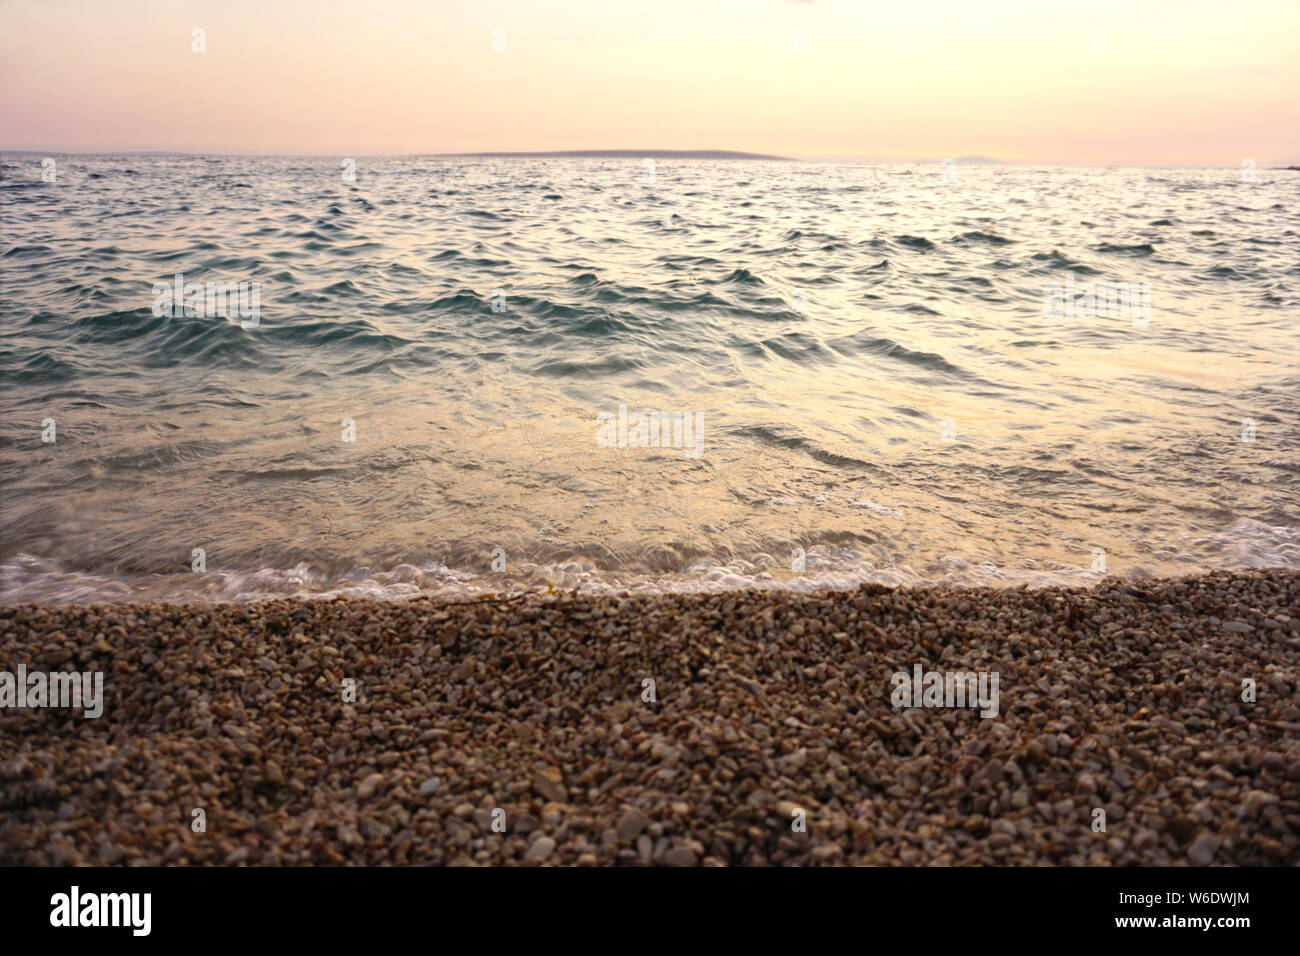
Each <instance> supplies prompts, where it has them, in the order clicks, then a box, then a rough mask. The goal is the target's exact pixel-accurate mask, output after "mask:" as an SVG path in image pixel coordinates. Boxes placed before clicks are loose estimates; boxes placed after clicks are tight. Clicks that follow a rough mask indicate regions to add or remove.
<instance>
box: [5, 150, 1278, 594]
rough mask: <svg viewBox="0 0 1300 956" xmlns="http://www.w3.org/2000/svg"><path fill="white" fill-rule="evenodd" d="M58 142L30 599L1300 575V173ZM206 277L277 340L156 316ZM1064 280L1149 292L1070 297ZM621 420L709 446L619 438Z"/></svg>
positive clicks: (24, 331) (30, 271)
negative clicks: (74, 151)
mask: <svg viewBox="0 0 1300 956" xmlns="http://www.w3.org/2000/svg"><path fill="white" fill-rule="evenodd" d="M40 159H41V157H36V156H28V155H16V154H9V155H4V156H0V163H2V164H3V165H2V166H0V175H2V176H3V179H0V223H2V224H3V228H2V229H0V290H2V295H0V489H2V495H3V498H2V500H0V601H3V602H5V603H15V602H19V601H28V600H41V601H65V602H67V601H71V602H85V601H92V600H122V599H126V598H138V599H145V598H166V599H170V600H182V599H199V598H202V599H245V598H251V597H257V596H264V595H269V594H286V593H337V592H339V591H343V592H345V593H356V594H372V595H389V596H400V595H402V594H407V593H413V592H415V591H432V592H435V593H439V594H446V595H449V596H455V595H465V594H478V593H482V592H484V591H511V590H517V589H521V588H531V587H538V586H547V585H550V586H553V587H555V588H579V589H582V590H607V589H627V590H638V589H701V588H703V589H711V588H725V587H739V586H746V585H757V586H781V587H792V588H798V589H811V588H816V587H826V586H849V585H852V584H855V583H857V582H859V581H864V580H874V581H884V582H887V583H895V582H897V583H911V582H922V581H946V582H952V583H958V584H966V583H969V584H988V583H994V584H1008V585H1010V584H1017V583H1022V582H1028V583H1031V584H1042V583H1060V582H1066V583H1087V582H1089V581H1091V580H1095V579H1097V578H1099V577H1101V576H1103V574H1105V573H1111V574H1120V575H1124V576H1129V577H1134V578H1141V577H1144V576H1150V575H1179V574H1186V573H1191V572H1196V571H1200V570H1205V569H1210V568H1225V567H1256V566H1264V565H1290V566H1300V451H1298V450H1297V439H1298V438H1300V174H1296V173H1290V172H1282V171H1270V170H1263V169H1261V170H1258V172H1257V179H1256V181H1255V182H1253V183H1248V182H1243V181H1242V176H1241V174H1240V172H1239V171H1237V170H1231V169H1225V170H1218V169H1158V170H1153V169H1103V168H1064V167H1021V166H974V165H972V166H959V167H958V168H957V169H956V170H955V172H956V175H955V177H954V178H953V179H952V180H951V181H949V180H948V179H946V178H945V175H944V172H943V169H942V168H941V167H940V166H938V165H937V164H935V165H909V164H843V165H825V164H811V163H785V162H735V161H731V162H708V161H680V162H677V161H671V160H660V161H657V162H656V163H655V164H654V167H653V171H651V169H650V168H649V167H648V166H647V165H644V164H641V163H636V162H628V161H618V160H610V161H601V160H519V159H512V160H485V159H458V158H432V157H426V158H411V159H377V160H369V159H359V160H357V162H356V181H355V182H345V181H343V175H342V170H341V168H340V163H339V160H337V159H300V158H293V159H286V158H205V157H147V156H123V157H76V156H69V157H56V162H57V171H58V176H57V182H55V183H44V182H42V181H41V163H40ZM177 273H181V274H183V275H184V276H185V278H186V279H192V280H198V281H202V282H208V281H225V280H229V281H234V282H238V281H246V282H256V283H257V284H258V289H259V296H260V312H259V315H258V321H257V324H256V325H255V326H252V327H248V328H245V327H244V325H245V324H249V323H246V322H245V323H241V321H240V318H239V316H238V315H233V316H219V315H217V316H210V317H205V316H195V317H185V316H184V315H180V316H172V315H169V314H163V315H161V316H159V315H155V314H154V313H155V310H154V308H153V307H154V304H155V290H154V284H155V283H160V282H161V283H168V284H170V283H171V282H172V279H173V276H174V275H175V274H177ZM1067 273H1068V274H1070V280H1071V281H1072V282H1073V284H1074V288H1075V290H1076V291H1077V290H1078V289H1079V288H1081V286H1082V284H1083V283H1089V282H1107V283H1115V282H1123V283H1132V284H1134V285H1135V286H1137V287H1141V286H1142V284H1146V286H1147V288H1148V289H1149V302H1150V306H1151V308H1150V314H1149V317H1144V316H1142V315H1140V314H1139V315H1135V316H1129V315H1127V314H1121V315H1116V314H1113V312H1108V311H1107V308H1105V307H1103V308H1100V309H1098V308H1095V307H1094V308H1092V309H1089V308H1088V305H1087V303H1086V302H1085V303H1084V304H1083V305H1080V306H1079V308H1077V309H1076V310H1075V314H1074V315H1070V316H1065V317H1061V316H1048V315H1045V314H1044V312H1045V308H1044V306H1045V302H1046V301H1048V299H1049V298H1050V297H1049V294H1048V292H1046V291H1045V287H1046V286H1047V285H1048V284H1049V283H1061V284H1062V285H1064V284H1065V283H1066V282H1067ZM1077 304H1078V300H1076V305H1077ZM620 404H622V405H626V406H628V408H629V409H630V414H631V415H633V416H634V415H635V413H637V412H659V413H668V414H672V413H686V414H688V415H690V416H691V417H690V418H689V421H691V422H695V421H698V423H699V435H698V438H699V441H698V444H697V445H696V447H694V448H691V447H682V448H644V447H601V444H600V443H598V441H597V438H598V424H597V419H598V416H600V415H602V414H606V413H607V414H611V415H617V412H618V409H619V406H620ZM697 416H698V417H697ZM48 419H53V421H54V426H55V427H54V434H53V435H52V436H51V435H49V433H48V431H49V430H48V428H43V425H42V423H43V422H45V421H46V420H48ZM345 420H349V421H351V422H353V423H354V433H355V441H351V442H349V441H345V440H344V438H345V434H344V424H343V423H344V421H345ZM633 423H635V418H634V417H633ZM1252 423H1253V424H1252ZM1252 427H1253V440H1247V439H1248V438H1250V437H1251V435H1252V431H1251V429H1252ZM615 431H617V427H615ZM633 435H634V436H635V427H633ZM43 437H54V438H55V440H54V441H53V442H48V441H43V440H42V439H43ZM683 444H687V443H686V442H683ZM195 548H202V549H203V550H204V553H205V564H204V567H205V571H204V572H202V573H196V572H194V571H193V570H191V568H192V561H193V549H195ZM498 548H499V549H501V552H498V555H499V557H500V558H503V559H504V561H505V565H506V570H505V571H504V572H500V573H497V572H494V571H493V570H492V568H491V565H492V563H493V551H494V549H498ZM796 549H799V551H801V552H802V554H803V555H804V565H803V569H802V570H795V569H793V568H792V565H793V564H797V563H798V562H797V561H796V560H795V559H796V555H797V554H798V553H799V552H797V551H796ZM1103 562H1104V564H1103ZM1103 568H1104V570H1103Z"/></svg>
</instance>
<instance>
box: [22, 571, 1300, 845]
mask: <svg viewBox="0 0 1300 956" xmlns="http://www.w3.org/2000/svg"><path fill="white" fill-rule="evenodd" d="M20 664H22V665H24V666H25V667H26V669H27V670H28V671H33V670H41V669H43V670H46V671H50V672H54V671H58V672H65V671H81V672H95V671H99V672H102V673H103V675H104V701H103V703H104V711H103V715H102V716H101V717H99V718H97V719H88V718H86V717H84V716H83V715H82V714H81V713H80V712H75V711H71V710H68V709H59V708H51V707H46V708H16V707H8V708H4V709H0V864H3V865H82V864H89V865H189V866H198V865H262V866H264V865H381V864H396V865H529V866H535V865H560V866H569V865H578V866H692V865H704V866H739V865H751V866H763V865H774V866H789V865H907V866H915V865H1064V866H1111V865H1144V866H1165V865H1196V866H1205V865H1244V866H1261V865H1264V866H1267V865H1296V864H1297V863H1300V572H1297V571H1295V570H1283V569H1267V570H1257V571H1247V572H1226V571H1225V572H1215V573H1211V574H1209V575H1205V576H1201V577H1193V578H1182V579H1170V580H1154V581H1145V582H1141V583H1133V582H1131V581H1120V580H1118V579H1115V578H1109V579H1107V580H1105V581H1103V582H1102V583H1100V584H1099V585H1096V586H1094V587H1092V588H1089V589H1082V588H1071V589H1066V588H1042V589H1029V588H1019V589H1004V590H996V589H948V588H943V587H921V588H914V589H890V588H886V587H883V586H878V585H866V586H863V587H861V588H859V589H857V590H852V591H832V592H821V593H817V594H812V595H803V594H795V593H789V592H783V591H763V592H758V591H734V592H725V593H720V594H694V595H684V594H673V595H658V596H640V595H639V596H622V597H620V596H612V597H580V596H575V595H568V594H536V595H526V596H522V597H516V598H511V599H504V598H498V597H494V596H487V595H485V596H483V597H481V598H478V599H475V600H473V601H464V602H452V603H448V602H439V601H435V600H433V599H429V598H417V599H412V600H409V601H404V602H376V601H366V600H355V599H344V598H339V599H330V600H275V601H266V602H259V603H249V604H214V605H206V606H205V605H187V606H179V605H134V606H106V605H95V606H66V607H54V606H38V605H23V606H14V607H5V608H0V670H7V671H9V672H14V671H16V669H17V667H18V665H20ZM918 664H919V665H921V666H922V667H923V668H924V669H925V670H927V671H942V672H953V671H956V672H990V673H996V674H997V675H999V678H1000V681H999V688H1000V696H1001V700H1000V708H999V711H998V713H997V715H996V716H995V717H991V718H984V717H981V716H980V714H979V713H978V712H977V711H975V710H972V709H971V708H961V707H915V708H913V707H895V706H893V703H892V702H891V689H892V688H891V683H890V678H891V675H893V674H895V673H898V672H906V673H911V672H912V671H913V668H914V667H916V666H917V665H918ZM1249 698H1253V699H1249ZM1098 811H1101V815H1100V816H1099V814H1098ZM1099 822H1100V824H1101V827H1100V828H1099V827H1098V823H1099Z"/></svg>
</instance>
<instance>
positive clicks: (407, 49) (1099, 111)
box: [0, 0, 1300, 166]
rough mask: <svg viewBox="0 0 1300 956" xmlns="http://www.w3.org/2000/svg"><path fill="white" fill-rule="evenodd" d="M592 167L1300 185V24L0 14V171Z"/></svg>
mask: <svg viewBox="0 0 1300 956" xmlns="http://www.w3.org/2000/svg"><path fill="white" fill-rule="evenodd" d="M195 28H201V29H203V30H204V31H205V42H206V52H203V53H196V52H193V50H192V44H193V42H194V41H193V38H192V31H193V30H194V29H195ZM494 30H503V31H504V38H503V39H504V50H503V51H501V52H496V51H494V49H493V44H494V33H493V31H494ZM796 31H802V33H799V32H796ZM1095 31H1101V32H1100V33H1097V32H1095ZM801 39H802V45H803V49H799V48H798V47H799V46H800V40H801ZM496 44H497V46H501V45H502V38H501V35H500V34H498V35H497V39H496ZM587 148H607V149H735V150H749V151H755V152H766V153H779V154H782V155H788V156H796V157H805V158H863V159H891V158H898V159H937V158H942V157H946V156H969V155H984V156H992V157H999V158H1003V159H1010V160H1022V161H1030V162H1051V163H1173V164H1194V165H1232V166H1235V165H1238V164H1240V162H1241V160H1242V159H1243V158H1244V157H1251V158H1254V159H1255V160H1256V161H1257V162H1258V163H1260V164H1276V163H1283V162H1286V163H1290V162H1300V2H1297V0H1251V2H1244V3H1224V2H1222V0H1217V2H1201V0H1187V2H1180V0H1096V2H1090V3H1087V4H1082V3H1062V2H1052V0H1023V2H1022V0H1001V2H981V0H907V2H901V0H900V2H889V0H815V2H796V0H653V2H650V0H364V2H359V0H210V2H208V0H204V2H200V0H0V149H29V150H47V151H71V152H81V151H128V150H169V151H183V152H209V153H263V154H265V153H296V154H337V155H345V156H357V155H375V154H408V153H443V152H469V151H494V150H550V149H587Z"/></svg>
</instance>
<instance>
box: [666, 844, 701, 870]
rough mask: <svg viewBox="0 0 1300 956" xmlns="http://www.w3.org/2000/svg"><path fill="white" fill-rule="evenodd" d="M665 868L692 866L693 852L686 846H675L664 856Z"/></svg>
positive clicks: (693, 863)
mask: <svg viewBox="0 0 1300 956" xmlns="http://www.w3.org/2000/svg"><path fill="white" fill-rule="evenodd" d="M663 859H664V863H665V865H667V866H694V865H695V851H694V850H692V849H691V848H690V847H688V846H675V847H673V848H672V849H671V850H669V851H668V852H667V853H665V854H664V858H663Z"/></svg>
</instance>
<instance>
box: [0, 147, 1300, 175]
mask: <svg viewBox="0 0 1300 956" xmlns="http://www.w3.org/2000/svg"><path fill="white" fill-rule="evenodd" d="M0 154H6V155H9V154H23V155H56V156H58V155H62V156H219V157H223V158H227V157H246V158H253V157H259V156H264V157H283V158H294V159H320V158H328V157H343V158H351V157H352V156H357V157H363V158H367V159H416V158H423V157H436V158H470V159H547V158H552V159H718V160H728V159H730V160H740V161H756V162H787V163H943V162H944V161H946V160H949V159H951V160H952V161H953V162H955V163H968V164H978V165H989V166H1084V167H1094V166H1101V167H1105V166H1112V167H1130V168H1142V169H1159V168H1202V169H1237V168H1240V166H1241V165H1242V164H1241V163H1240V162H1237V163H1210V162H1195V163H1138V162H1126V161H1124V160H1118V161H1106V162H1095V161H1094V162H1063V161H1060V160H1023V159H1002V158H999V157H995V156H982V155H967V156H958V157H955V158H954V157H941V158H933V157H899V156H890V157H881V156H874V157H868V156H782V155H778V154H774V153H753V152H748V151H745V150H732V149H644V150H638V149H556V150H488V151H472V152H417V153H352V154H347V153H341V152H312V153H296V152H285V153H276V152H267V153H263V152H219V151H209V150H175V149H94V150H71V149H11V148H6V147H0ZM1297 163H1300V160H1297V161H1295V162H1288V161H1286V160H1280V161H1274V162H1269V163H1257V164H1256V165H1257V166H1259V167H1261V168H1265V169H1284V170H1292V169H1297V168H1300V165H1297Z"/></svg>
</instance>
